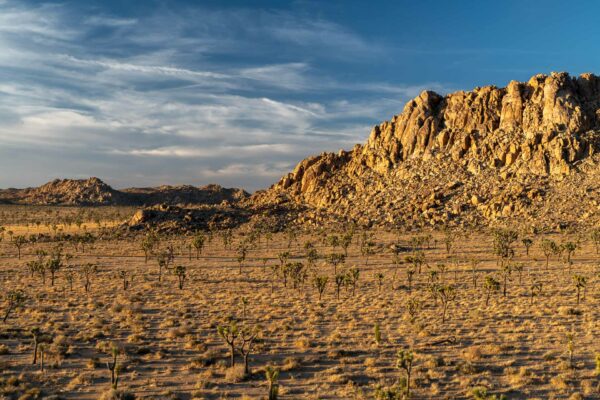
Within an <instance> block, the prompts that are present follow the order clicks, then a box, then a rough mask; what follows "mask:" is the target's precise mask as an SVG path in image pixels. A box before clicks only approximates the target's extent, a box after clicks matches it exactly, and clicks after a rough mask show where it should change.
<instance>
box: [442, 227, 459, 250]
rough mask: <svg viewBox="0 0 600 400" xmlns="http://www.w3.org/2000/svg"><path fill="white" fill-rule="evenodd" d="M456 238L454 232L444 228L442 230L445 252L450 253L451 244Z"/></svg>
mask: <svg viewBox="0 0 600 400" xmlns="http://www.w3.org/2000/svg"><path fill="white" fill-rule="evenodd" d="M455 239H456V234H455V233H454V232H452V231H451V230H450V229H446V230H445V232H444V245H445V246H446V253H447V254H450V251H452V246H453V244H454V240H455Z"/></svg>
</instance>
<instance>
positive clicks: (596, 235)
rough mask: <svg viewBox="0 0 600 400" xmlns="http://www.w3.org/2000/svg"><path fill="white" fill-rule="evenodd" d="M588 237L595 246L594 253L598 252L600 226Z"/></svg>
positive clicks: (599, 251)
mask: <svg viewBox="0 0 600 400" xmlns="http://www.w3.org/2000/svg"><path fill="white" fill-rule="evenodd" d="M590 238H591V239H592V242H594V246H596V254H599V253H600V228H596V229H594V230H593V231H592V233H591V234H590Z"/></svg>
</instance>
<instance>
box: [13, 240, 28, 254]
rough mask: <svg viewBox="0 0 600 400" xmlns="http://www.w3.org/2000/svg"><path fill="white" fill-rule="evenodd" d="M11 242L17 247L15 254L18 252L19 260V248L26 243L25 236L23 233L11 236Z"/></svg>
mask: <svg viewBox="0 0 600 400" xmlns="http://www.w3.org/2000/svg"><path fill="white" fill-rule="evenodd" d="M12 242H13V244H14V245H15V247H16V248H17V254H18V257H19V260H20V259H21V248H22V247H23V246H24V245H25V243H27V238H25V236H23V235H17V236H13V237H12Z"/></svg>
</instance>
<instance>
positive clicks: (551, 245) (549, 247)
mask: <svg viewBox="0 0 600 400" xmlns="http://www.w3.org/2000/svg"><path fill="white" fill-rule="evenodd" d="M540 247H541V248H542V252H543V253H544V257H546V270H548V264H549V263H550V256H552V255H553V254H556V253H557V252H558V245H557V244H556V243H555V242H553V241H552V240H550V239H543V240H542V242H541V243H540Z"/></svg>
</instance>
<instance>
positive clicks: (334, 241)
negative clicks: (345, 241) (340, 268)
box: [327, 235, 340, 251]
mask: <svg viewBox="0 0 600 400" xmlns="http://www.w3.org/2000/svg"><path fill="white" fill-rule="evenodd" d="M327 243H328V244H329V245H330V246H331V250H332V251H335V248H336V247H338V246H339V245H340V238H339V237H338V236H337V235H331V236H328V237H327Z"/></svg>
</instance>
